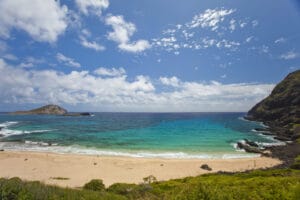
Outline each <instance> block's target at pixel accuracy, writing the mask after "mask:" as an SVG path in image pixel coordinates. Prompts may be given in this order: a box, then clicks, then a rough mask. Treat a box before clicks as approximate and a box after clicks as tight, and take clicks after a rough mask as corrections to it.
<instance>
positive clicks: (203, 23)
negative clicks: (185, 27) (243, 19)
mask: <svg viewBox="0 0 300 200" xmlns="http://www.w3.org/2000/svg"><path fill="white" fill-rule="evenodd" d="M233 12H235V10H233V9H229V10H226V9H207V10H205V11H204V12H203V13H200V14H199V15H195V16H194V18H193V20H192V21H191V22H190V23H189V27H190V28H197V27H202V28H210V29H211V30H212V31H215V30H217V29H218V28H219V26H218V25H219V23H220V22H222V21H224V19H225V17H226V16H227V15H230V14H232V13H233Z"/></svg>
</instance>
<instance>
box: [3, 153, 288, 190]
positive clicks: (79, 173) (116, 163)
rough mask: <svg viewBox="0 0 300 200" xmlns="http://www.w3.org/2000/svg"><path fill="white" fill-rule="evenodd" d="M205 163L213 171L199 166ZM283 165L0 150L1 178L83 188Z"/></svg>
mask: <svg viewBox="0 0 300 200" xmlns="http://www.w3.org/2000/svg"><path fill="white" fill-rule="evenodd" d="M203 164H207V165H208V166H209V167H211V168H212V171H207V170H204V169H201V168H200V167H201V165H203ZM280 164H282V161H281V160H279V159H277V158H270V157H253V158H234V159H182V158H180V159H174V158H172V159H167V158H133V157H120V156H103V155H101V156H99V155H80V154H58V153H52V152H51V153H47V152H29V151H3V152H0V177H3V178H11V177H20V178H21V179H23V180H29V181H41V182H43V183H45V184H51V185H57V186H61V187H71V188H77V187H82V186H83V185H84V184H85V183H87V182H89V181H90V180H92V179H102V180H103V182H104V184H105V185H106V186H109V185H112V184H114V183H135V184H138V183H142V182H143V178H144V177H147V176H149V175H153V176H155V177H156V178H157V180H159V181H163V180H170V179H176V178H184V177H188V176H197V175H201V174H205V173H215V172H218V171H223V172H242V171H247V170H253V169H263V168H271V167H275V166H277V165H280Z"/></svg>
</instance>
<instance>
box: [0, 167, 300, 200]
mask: <svg viewBox="0 0 300 200" xmlns="http://www.w3.org/2000/svg"><path fill="white" fill-rule="evenodd" d="M152 178H153V177H151V180H152ZM0 199H3V200H6V199H7V200H14V199H24V200H25V199H28V200H31V199H41V200H42V199H70V200H71V199H72V200H73V199H74V200H76V199H91V200H93V199H104V200H105V199H109V200H119V199H120V200H122V199H124V200H125V199H149V200H150V199H166V200H169V199H170V200H172V199H174V200H175V199H182V200H185V199H186V200H194V199H195V200H201V199H203V200H215V199H216V200H223V199H224V200H225V199H226V200H227V199H228V200H229V199H238V200H240V199H246V200H248V199H249V200H252V199H255V200H261V199H270V200H276V199H278V200H289V199H291V200H293V199H295V200H298V199H300V171H299V170H293V169H277V170H265V171H263V170H256V171H252V172H247V173H236V174H207V175H202V176H197V177H187V178H184V179H175V180H170V181H163V182H157V181H153V182H152V181H148V177H147V180H146V181H145V182H144V183H143V184H139V185H136V184H125V183H117V184H113V185H111V186H110V187H108V188H104V185H103V184H102V181H101V180H92V181H91V182H89V183H87V184H86V185H85V186H84V188H82V189H80V190H78V189H70V188H60V187H56V186H48V185H44V184H42V183H40V182H36V181H35V182H28V181H22V180H21V179H19V178H12V179H3V178H2V179H0Z"/></svg>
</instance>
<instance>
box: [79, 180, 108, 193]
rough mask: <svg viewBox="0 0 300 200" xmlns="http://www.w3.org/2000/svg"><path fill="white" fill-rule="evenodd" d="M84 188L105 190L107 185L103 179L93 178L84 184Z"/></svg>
mask: <svg viewBox="0 0 300 200" xmlns="http://www.w3.org/2000/svg"><path fill="white" fill-rule="evenodd" d="M83 189H86V190H93V191H103V190H105V185H104V184H103V181H102V180H101V179H93V180H91V181H90V182H88V183H86V184H85V185H84V186H83Z"/></svg>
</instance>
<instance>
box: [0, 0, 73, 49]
mask: <svg viewBox="0 0 300 200" xmlns="http://www.w3.org/2000/svg"><path fill="white" fill-rule="evenodd" d="M67 13H68V9H67V7H66V6H61V5H60V2H59V1H54V0H43V1H42V0H22V1H19V0H1V1H0V36H1V37H3V38H9V37H10V31H11V30H12V29H17V30H23V31H25V32H27V33H28V34H29V35H30V36H31V37H32V38H33V39H34V40H37V41H42V42H50V43H52V42H55V41H56V40H57V38H58V36H59V35H61V34H63V33H64V32H65V30H66V28H67V21H68V20H67Z"/></svg>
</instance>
